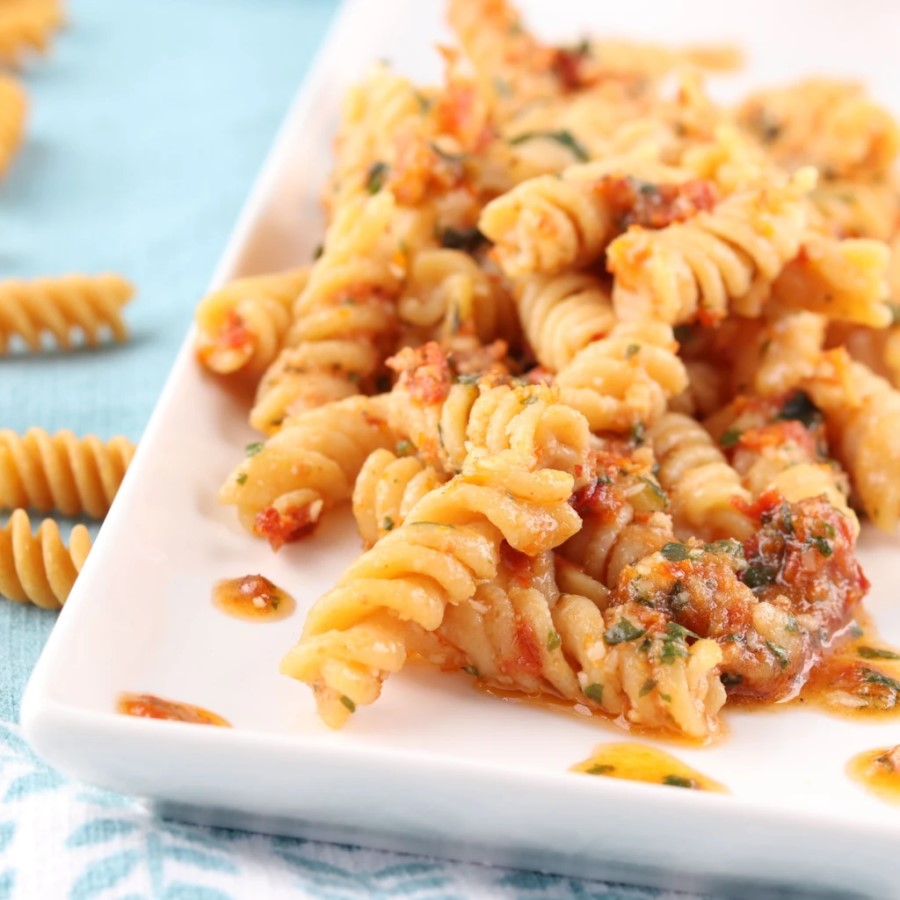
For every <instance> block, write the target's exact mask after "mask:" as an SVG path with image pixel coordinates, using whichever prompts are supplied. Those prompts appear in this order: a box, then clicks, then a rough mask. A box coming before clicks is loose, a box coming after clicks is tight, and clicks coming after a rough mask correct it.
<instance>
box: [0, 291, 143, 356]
mask: <svg viewBox="0 0 900 900" xmlns="http://www.w3.org/2000/svg"><path fill="white" fill-rule="evenodd" d="M133 293H134V288H133V287H132V286H131V285H130V284H129V283H128V282H127V281H126V280H125V279H124V278H121V277H120V276H118V275H64V276H62V277H59V278H34V279H32V280H30V281H12V280H9V281H0V353H8V352H9V349H10V340H11V339H12V338H14V337H17V338H19V339H20V340H21V341H22V342H24V343H25V344H26V345H27V346H28V347H29V348H30V349H32V350H40V349H41V346H42V339H43V337H44V335H46V334H50V335H52V336H53V338H54V339H55V341H56V343H57V344H58V345H59V346H60V347H62V348H64V349H68V348H70V347H72V346H73V343H74V335H75V333H76V332H80V334H81V337H82V339H83V340H84V343H85V344H87V345H89V346H93V345H94V344H97V343H99V341H100V340H101V338H102V336H103V334H104V332H108V333H109V334H110V335H111V336H112V337H113V338H114V339H115V340H117V341H124V340H126V339H127V337H128V331H127V329H126V327H125V323H124V321H123V320H122V313H121V310H122V307H123V306H124V305H125V304H126V303H127V302H128V301H129V300H130V299H131V295H132V294H133Z"/></svg>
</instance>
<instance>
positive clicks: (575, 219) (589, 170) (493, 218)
mask: <svg viewBox="0 0 900 900" xmlns="http://www.w3.org/2000/svg"><path fill="white" fill-rule="evenodd" d="M690 177H691V175H690V173H689V172H683V171H681V170H679V169H673V168H671V167H670V166H665V165H662V164H660V163H658V162H656V161H654V160H647V159H642V158H641V157H639V156H636V157H633V158H628V157H625V158H623V159H619V160H615V159H612V160H609V159H607V160H603V161H602V162H598V163H589V164H587V165H584V166H572V167H570V168H569V169H566V170H564V171H563V172H562V173H561V175H560V176H559V177H557V176H555V175H544V176H540V177H538V178H533V179H530V180H529V181H525V182H523V183H522V184H520V185H517V186H516V187H514V188H513V189H512V190H511V191H508V192H507V193H505V194H503V195H502V196H500V197H498V198H497V199H496V200H492V201H491V202H490V203H488V205H487V206H486V207H485V208H484V210H483V211H482V213H481V217H480V218H479V220H478V227H479V229H480V230H481V231H482V232H483V233H484V234H485V235H487V237H489V238H490V239H491V240H492V241H493V242H494V255H495V258H496V259H497V261H498V262H499V264H500V266H501V267H502V268H503V270H504V271H505V272H506V274H507V275H509V276H510V277H512V278H515V277H521V276H523V275H529V274H532V273H538V274H544V275H558V274H559V273H561V272H563V271H565V270H566V269H569V268H582V267H584V266H586V265H588V264H590V263H592V262H594V261H595V260H596V259H598V258H599V257H600V255H601V254H602V253H603V250H604V248H605V247H606V245H607V243H608V242H609V241H610V240H611V239H612V237H613V236H614V235H615V234H616V233H617V232H619V231H622V230H623V227H624V225H625V224H627V222H628V216H629V214H633V213H634V211H635V209H638V210H640V208H642V207H645V206H647V205H648V204H649V203H650V200H651V198H661V197H662V191H661V190H660V187H659V185H665V186H666V187H671V188H674V186H676V185H678V184H681V183H683V182H685V181H687V180H688V179H689V178H690ZM669 193H672V194H673V195H674V197H675V198H677V197H679V196H680V195H679V194H678V192H677V191H674V190H672V191H669ZM655 205H656V204H655ZM659 205H662V204H659ZM668 205H669V206H670V207H671V209H670V210H669V211H668V215H670V216H674V217H675V218H677V219H681V218H687V217H688V216H689V215H691V214H692V212H693V209H694V207H693V204H692V202H691V200H690V198H689V197H681V202H680V204H679V205H678V206H677V207H676V205H675V202H674V200H673V201H670V202H669V204H668ZM673 210H674V212H673ZM662 211H663V210H662V209H661V210H660V212H662ZM636 214H637V215H640V212H639V211H638V212H637V213H636Z"/></svg>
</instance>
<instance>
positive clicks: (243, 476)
mask: <svg viewBox="0 0 900 900" xmlns="http://www.w3.org/2000/svg"><path fill="white" fill-rule="evenodd" d="M234 480H235V481H236V482H237V483H238V484H246V483H247V473H246V472H238V474H237V475H236V476H235V478H234Z"/></svg>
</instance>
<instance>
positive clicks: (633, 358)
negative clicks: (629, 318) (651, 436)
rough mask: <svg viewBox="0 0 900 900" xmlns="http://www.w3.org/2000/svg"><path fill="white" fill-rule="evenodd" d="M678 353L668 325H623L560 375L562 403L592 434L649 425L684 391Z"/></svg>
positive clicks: (685, 385) (623, 430)
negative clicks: (577, 414)
mask: <svg viewBox="0 0 900 900" xmlns="http://www.w3.org/2000/svg"><path fill="white" fill-rule="evenodd" d="M677 348H678V344H677V342H676V341H675V338H674V336H673V333H672V329H671V328H670V327H669V326H668V325H664V324H662V323H661V322H622V323H620V324H618V325H616V326H615V327H614V328H613V329H612V331H611V332H610V333H609V334H608V335H607V336H606V337H605V338H603V339H602V340H599V341H595V342H594V343H592V344H589V345H588V346H587V347H585V348H584V349H583V350H581V351H580V352H579V353H577V354H576V355H575V357H574V358H573V359H572V361H571V362H570V363H569V364H568V365H567V366H566V367H565V368H563V369H561V370H560V372H559V374H558V376H557V379H556V382H557V384H558V385H559V388H560V395H561V397H562V400H563V402H564V403H567V404H568V405H570V406H572V407H573V408H575V409H577V410H578V411H579V412H581V413H582V414H583V415H584V416H586V417H587V420H588V422H589V423H590V426H591V430H592V431H617V432H628V431H629V430H631V429H633V428H634V427H636V426H645V425H648V424H650V423H651V422H652V421H653V420H654V419H657V418H658V417H659V416H661V415H662V414H663V413H664V412H665V410H666V404H667V402H668V400H669V398H670V397H675V396H677V395H678V394H680V393H681V392H682V391H683V390H684V389H685V388H686V387H687V373H686V372H685V368H684V364H683V363H682V362H681V360H680V359H679V358H678V356H677V354H676V350H677Z"/></svg>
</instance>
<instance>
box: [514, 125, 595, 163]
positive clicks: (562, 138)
mask: <svg viewBox="0 0 900 900" xmlns="http://www.w3.org/2000/svg"><path fill="white" fill-rule="evenodd" d="M537 138H546V139H547V140H550V141H556V143H557V144H561V145H562V146H563V147H565V148H566V149H567V150H569V151H570V152H571V153H572V155H573V156H574V157H575V159H577V160H578V161H579V162H587V161H588V160H589V159H590V158H591V157H590V154H589V153H588V152H587V150H585V149H584V147H583V146H582V145H581V144H580V143H579V142H578V141H577V140H576V138H575V136H574V135H573V134H572V132H571V131H567V130H566V129H563V130H561V131H526V132H525V133H524V134H520V135H517V136H516V137H514V138H512V139H511V140H510V144H512V145H513V146H516V145H518V144H524V143H525V142H526V141H533V140H535V139H537Z"/></svg>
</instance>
